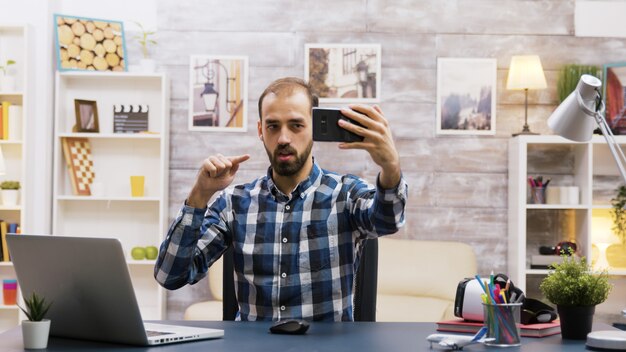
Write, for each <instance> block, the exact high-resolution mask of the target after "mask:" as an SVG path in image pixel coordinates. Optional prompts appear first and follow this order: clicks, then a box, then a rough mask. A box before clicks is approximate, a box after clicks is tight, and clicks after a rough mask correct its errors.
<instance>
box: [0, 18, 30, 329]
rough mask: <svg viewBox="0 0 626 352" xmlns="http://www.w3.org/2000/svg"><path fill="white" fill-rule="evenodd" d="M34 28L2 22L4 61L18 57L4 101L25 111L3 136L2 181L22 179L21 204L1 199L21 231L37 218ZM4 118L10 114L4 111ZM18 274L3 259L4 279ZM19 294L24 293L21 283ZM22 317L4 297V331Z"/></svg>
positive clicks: (3, 211) (7, 217)
mask: <svg viewBox="0 0 626 352" xmlns="http://www.w3.org/2000/svg"><path fill="white" fill-rule="evenodd" d="M30 31H31V30H30V27H29V26H26V25H1V24H0V63H1V64H2V65H4V64H5V63H6V62H7V60H13V61H15V64H13V65H10V66H7V73H6V75H7V76H9V77H10V81H11V82H8V83H5V81H4V79H0V103H2V102H8V103H10V104H11V105H12V106H19V107H21V114H15V113H14V111H11V112H12V113H13V114H12V115H10V119H8V120H7V121H8V122H13V124H11V126H10V127H11V129H10V131H11V133H10V134H9V135H8V136H4V135H3V136H2V139H0V149H1V150H2V155H3V157H4V164H5V167H6V172H5V174H3V175H0V182H2V181H19V182H20V190H19V196H18V200H17V204H5V203H3V202H2V201H0V219H1V220H3V221H6V222H7V223H16V224H19V226H20V229H21V232H27V231H30V229H31V228H32V226H31V225H32V222H33V221H34V220H33V217H30V218H28V217H27V216H26V214H28V209H29V205H30V204H31V201H29V198H28V197H30V196H31V195H30V194H29V191H30V190H31V189H32V185H33V177H32V175H30V170H29V168H32V163H31V164H28V163H27V161H26V155H27V153H26V152H27V148H28V146H29V135H31V134H30V133H27V131H28V125H29V120H30V114H31V111H32V101H31V99H30V93H31V91H32V89H31V86H30V85H31V83H30V80H29V75H30V74H31V72H32V69H33V59H32V57H31V55H30V52H31V50H32V43H31V40H32V39H31V34H30ZM0 75H2V73H0ZM2 118H3V119H4V118H6V116H4V113H3V116H2ZM20 125H21V126H20ZM4 127H6V126H3V129H4ZM5 137H6V138H5ZM16 278H17V277H16V275H15V270H14V269H13V264H12V263H11V262H9V261H2V262H0V282H1V281H2V280H5V279H16ZM0 296H1V294H0ZM18 297H21V292H19V287H18ZM22 319H24V315H23V313H21V311H20V310H19V309H18V308H17V306H15V305H4V304H3V300H2V299H0V332H1V331H4V330H6V329H10V328H12V327H14V326H17V325H18V324H19V322H20V320H22Z"/></svg>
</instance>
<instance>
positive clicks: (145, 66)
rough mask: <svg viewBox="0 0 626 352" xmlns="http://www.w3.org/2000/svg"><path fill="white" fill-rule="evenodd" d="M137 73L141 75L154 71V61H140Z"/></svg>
mask: <svg viewBox="0 0 626 352" xmlns="http://www.w3.org/2000/svg"><path fill="white" fill-rule="evenodd" d="M139 71H140V72H143V73H152V72H154V71H156V61H154V60H152V59H141V61H139Z"/></svg>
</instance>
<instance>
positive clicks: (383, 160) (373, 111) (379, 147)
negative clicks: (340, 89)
mask: <svg viewBox="0 0 626 352" xmlns="http://www.w3.org/2000/svg"><path fill="white" fill-rule="evenodd" d="M341 113H342V114H343V115H345V116H346V117H348V118H350V119H351V120H354V121H356V122H358V123H360V124H361V125H363V127H361V126H357V125H355V124H352V123H350V122H347V121H344V120H339V126H340V127H342V128H343V129H345V130H348V131H350V132H353V133H355V134H358V135H359V136H361V137H363V138H364V139H363V141H362V142H350V143H340V144H339V148H341V149H364V150H366V151H367V152H368V153H369V154H370V156H371V157H372V160H374V162H375V163H376V164H377V165H378V166H380V167H381V169H382V171H381V173H380V179H379V181H380V184H381V186H382V187H383V188H385V189H390V188H394V187H396V186H397V185H398V183H399V182H400V176H401V171H400V157H399V156H398V151H397V150H396V146H395V145H394V143H393V138H392V136H391V129H390V128H389V122H388V121H387V119H385V116H384V114H383V111H382V110H381V109H380V107H379V106H378V105H374V106H368V105H361V104H352V105H349V109H341Z"/></svg>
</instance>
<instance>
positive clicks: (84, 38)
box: [57, 17, 125, 71]
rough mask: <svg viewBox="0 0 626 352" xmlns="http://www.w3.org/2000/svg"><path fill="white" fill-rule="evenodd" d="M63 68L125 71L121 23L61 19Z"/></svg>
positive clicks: (60, 52)
mask: <svg viewBox="0 0 626 352" xmlns="http://www.w3.org/2000/svg"><path fill="white" fill-rule="evenodd" d="M57 36H58V40H59V46H60V48H59V57H60V61H61V67H62V68H66V69H84V70H98V71H124V65H125V63H124V41H123V39H122V25H121V23H119V22H103V21H93V20H87V19H78V18H71V17H57Z"/></svg>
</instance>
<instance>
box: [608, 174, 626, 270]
mask: <svg viewBox="0 0 626 352" xmlns="http://www.w3.org/2000/svg"><path fill="white" fill-rule="evenodd" d="M616 192H617V194H616V195H615V198H613V199H611V206H612V208H611V218H612V220H613V227H612V228H611V229H612V230H613V233H614V234H615V236H617V237H618V238H619V240H620V242H619V243H611V244H610V245H609V246H608V247H607V248H606V259H607V261H608V263H609V264H610V265H611V266H613V267H626V209H624V207H625V206H626V186H624V185H622V186H619V187H618V188H617V190H616Z"/></svg>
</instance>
